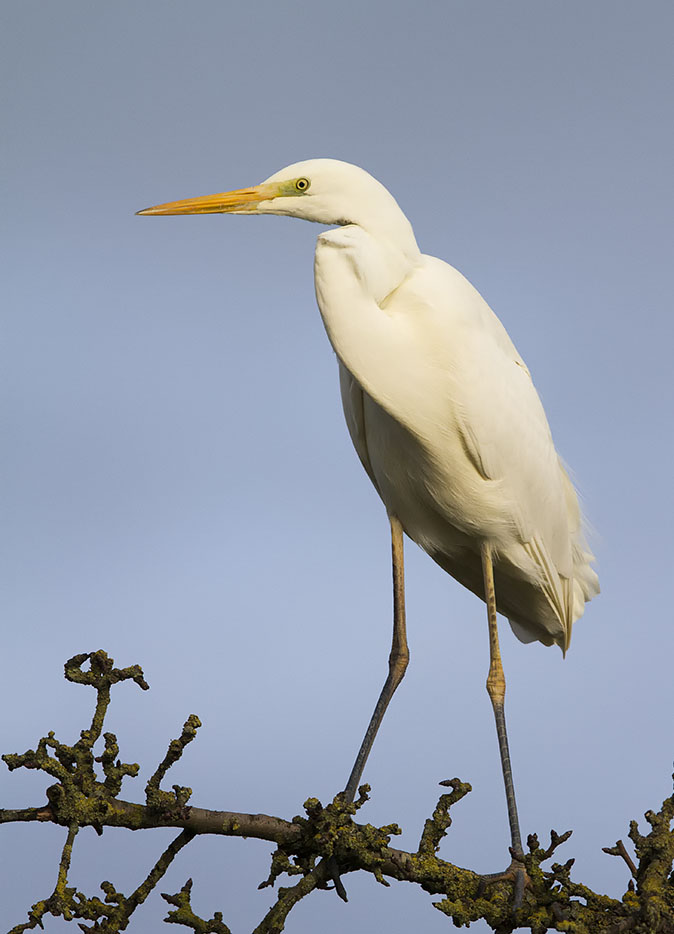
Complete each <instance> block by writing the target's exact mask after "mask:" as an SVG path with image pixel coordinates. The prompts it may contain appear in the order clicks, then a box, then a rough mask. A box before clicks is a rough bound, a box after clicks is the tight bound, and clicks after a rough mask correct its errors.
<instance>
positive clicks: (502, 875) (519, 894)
mask: <svg viewBox="0 0 674 934" xmlns="http://www.w3.org/2000/svg"><path fill="white" fill-rule="evenodd" d="M510 855H511V856H512V860H511V862H510V865H509V866H508V868H507V869H504V871H503V872H493V873H488V874H485V875H482V876H480V885H479V887H478V894H482V893H484V891H485V889H486V888H487V886H488V885H491V884H492V883H494V882H512V883H513V885H514V892H513V912H515V911H517V910H518V909H519V908H521V907H522V899H523V898H524V889H525V888H526V887H527V886H531V879H530V878H529V875H528V873H527V871H526V868H525V866H524V858H523V855H522V854H521V853H516V852H515V851H514V850H513V849H512V848H511V849H510Z"/></svg>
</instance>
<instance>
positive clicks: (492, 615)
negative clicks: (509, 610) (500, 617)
mask: <svg viewBox="0 0 674 934" xmlns="http://www.w3.org/2000/svg"><path fill="white" fill-rule="evenodd" d="M481 555H482V573H483V575H484V597H485V602H486V604H487V617H488V619H489V659H490V661H489V674H488V676H487V691H488V693H489V697H490V698H491V703H492V707H493V708H494V719H495V720H496V733H497V735H498V745H499V751H500V753H501V768H502V769H503V783H504V785H505V793H506V802H507V804H508V821H509V823H510V840H511V850H512V853H513V855H514V856H520V857H521V856H522V855H523V850H522V837H521V836H520V822H519V818H518V816H517V802H516V801H515V786H514V784H513V773H512V766H511V764H510V752H509V750H508V734H507V732H506V720H505V687H506V685H505V676H504V674H503V665H502V664H501V651H500V649H499V644H498V627H497V623H496V590H495V588H494V567H493V564H492V558H491V546H490V545H487V544H483V545H482V551H481ZM514 862H516V861H514ZM519 867H520V868H516V867H515V865H513V867H512V868H513V869H514V870H515V890H516V896H515V899H516V904H515V907H516V908H517V907H519V905H518V902H521V898H522V890H523V886H524V869H523V867H522V864H521V863H519Z"/></svg>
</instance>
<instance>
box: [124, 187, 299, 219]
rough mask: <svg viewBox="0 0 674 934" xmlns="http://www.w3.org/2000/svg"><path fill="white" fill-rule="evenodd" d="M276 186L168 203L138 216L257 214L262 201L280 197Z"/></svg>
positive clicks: (140, 212) (149, 209) (146, 209)
mask: <svg viewBox="0 0 674 934" xmlns="http://www.w3.org/2000/svg"><path fill="white" fill-rule="evenodd" d="M279 194H280V192H279V186H278V185H275V184H264V185H256V186H255V187H254V188H239V189H238V190H237V191H221V192H219V193H218V194H216V195H204V197H202V198H187V199H185V200H184V201H168V202H167V203H166V204H157V205H155V207H153V208H145V210H144V211H138V212H137V213H138V214H153V215H154V214H157V215H159V214H255V213H256V210H257V206H258V204H259V203H260V202H261V201H269V199H270V198H275V197H277V195H279Z"/></svg>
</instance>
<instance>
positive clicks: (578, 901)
mask: <svg viewBox="0 0 674 934" xmlns="http://www.w3.org/2000/svg"><path fill="white" fill-rule="evenodd" d="M87 665H88V667H87ZM65 676H66V678H67V679H68V680H69V681H71V682H72V683H75V684H84V685H88V686H90V687H93V688H94V690H95V691H96V702H95V706H94V712H93V715H92V718H91V722H90V724H89V725H88V726H87V727H86V728H85V729H83V730H82V731H81V733H80V737H79V739H78V740H77V741H76V742H75V743H73V744H72V745H68V744H66V743H62V742H61V741H60V740H58V739H57V738H56V736H55V733H54V732H49V733H47V735H46V736H43V737H42V738H41V739H40V740H39V741H38V743H37V745H36V747H35V749H29V750H27V752H25V753H22V754H17V753H10V754H6V755H4V756H3V757H2V758H3V759H4V761H5V763H6V764H7V766H8V767H9V769H10V770H15V769H19V768H26V769H34V770H39V771H42V772H44V773H45V775H46V776H48V778H49V779H50V784H49V785H48V787H47V788H46V795H47V802H46V803H44V804H42V805H39V806H37V807H25V808H19V809H6V810H0V823H10V822H27V821H38V822H40V821H41V822H51V823H55V824H59V825H62V826H63V827H64V828H65V829H66V837H65V841H64V844H63V848H62V851H61V856H60V859H59V865H58V868H57V870H56V883H55V886H54V890H53V892H52V893H51V894H50V895H49V896H48V897H47V898H45V899H42V900H41V901H37V902H36V903H35V904H34V905H33V906H32V908H31V909H30V910H29V912H28V919H27V920H26V921H25V922H23V923H19V924H17V925H16V926H15V927H14V928H12V929H11V931H10V934H22V932H24V931H28V930H32V929H34V928H36V927H42V926H43V921H44V919H45V918H46V916H47V915H53V916H55V917H60V918H63V919H64V920H66V921H79V926H80V928H81V929H82V930H84V931H90V932H99V934H118V932H121V931H125V930H127V929H128V927H129V925H130V924H131V921H132V916H133V914H134V912H135V910H136V909H137V908H138V906H139V905H141V904H142V903H143V902H144V901H145V900H146V899H147V898H148V897H149V896H150V895H151V894H152V893H153V892H154V890H155V889H156V887H157V886H158V884H159V882H160V880H161V879H162V877H163V876H164V874H165V873H166V870H167V869H168V867H169V866H170V865H171V863H172V862H173V860H174V859H175V858H176V857H177V855H178V853H179V852H180V851H181V850H182V849H183V848H184V847H185V846H187V844H189V842H190V841H191V840H192V839H193V838H194V837H195V836H197V835H199V834H205V833H207V834H216V835H221V836H237V837H255V838H258V839H263V840H268V841H270V842H274V843H275V844H276V849H275V851H274V852H273V854H272V857H271V867H270V872H269V876H268V878H267V879H266V880H265V881H264V882H263V883H261V886H260V887H271V886H273V885H274V884H275V883H276V882H277V881H278V880H279V879H280V877H281V876H282V875H287V876H290V877H299V880H298V881H297V882H295V884H294V885H292V886H289V887H284V886H281V887H279V889H278V891H277V898H276V901H275V903H274V904H273V905H272V906H271V908H270V909H269V911H268V912H267V914H266V915H265V917H264V918H263V919H262V920H261V922H260V924H259V925H258V927H257V928H256V929H255V932H254V934H279V932H280V931H282V930H284V927H285V924H286V922H287V919H288V916H289V913H290V912H291V910H292V908H293V907H294V906H295V905H296V904H297V903H298V902H299V901H300V900H302V899H303V898H306V897H307V896H308V895H310V894H311V893H312V892H313V891H315V890H316V889H326V888H336V889H337V892H338V893H339V894H341V895H342V897H346V888H345V883H344V881H343V878H345V877H348V875H349V874H350V873H353V872H359V871H362V872H367V873H369V874H371V875H372V876H373V877H374V879H375V880H376V881H378V882H379V883H381V884H383V885H388V884H389V880H398V881H401V882H407V883H411V884H415V885H419V886H420V887H421V888H422V889H424V890H425V891H426V892H427V893H429V895H431V896H440V900H436V901H434V902H433V903H432V904H433V905H434V907H435V908H436V909H438V910H439V911H441V912H442V913H444V914H445V915H447V916H448V919H451V920H452V922H453V924H454V925H455V926H457V927H462V926H468V925H469V924H470V922H472V921H476V920H478V919H484V920H485V921H486V922H487V924H488V925H489V926H490V927H491V928H492V930H494V931H497V932H498V934H508V932H511V931H515V930H518V929H520V930H530V931H531V932H533V934H545V932H546V931H549V930H556V931H565V932H569V934H623V932H633V934H674V873H672V865H673V864H674V831H672V826H671V825H672V820H673V819H674V795H672V796H670V797H668V798H666V799H665V801H664V802H663V804H662V807H661V808H660V809H659V810H658V811H648V812H647V813H646V815H645V817H646V821H647V823H648V825H649V827H650V829H649V831H648V833H642V832H641V831H640V829H639V827H638V825H637V823H636V821H632V822H631V824H630V830H629V839H630V841H631V843H632V845H633V846H634V854H633V855H632V854H631V853H629V852H628V849H627V847H626V846H625V844H624V843H623V842H622V841H621V840H619V841H618V842H617V843H616V844H615V846H613V847H605V848H604V849H605V852H607V853H609V854H610V855H614V856H620V857H621V858H622V859H623V861H624V863H625V865H626V867H627V870H628V876H629V879H628V885H627V890H626V892H625V894H624V895H623V897H622V899H617V898H612V897H610V896H608V895H604V894H601V893H597V892H594V891H593V890H592V889H590V888H589V887H588V886H585V885H584V884H582V883H580V882H576V881H574V880H573V879H572V877H571V871H572V867H573V862H574V861H573V859H567V861H566V862H564V863H556V862H553V863H552V865H551V866H549V868H544V864H546V865H547V864H548V863H549V861H550V860H551V859H552V858H553V856H555V854H556V851H557V850H558V848H559V847H561V846H562V845H564V844H565V843H566V842H567V841H568V839H569V837H570V835H571V833H570V831H567V832H566V833H563V834H557V833H555V831H552V832H551V834H550V842H549V844H548V845H547V846H545V847H544V846H542V845H541V844H540V843H539V840H538V837H537V836H536V835H535V834H531V835H530V836H529V838H528V841H527V849H528V852H527V853H526V854H525V855H524V856H523V857H520V859H521V860H522V864H523V867H524V870H525V872H526V880H527V884H526V888H525V892H524V897H523V900H522V904H521V906H520V907H519V908H518V909H517V911H515V910H514V909H513V881H512V875H510V876H509V875H508V873H504V874H502V875H501V876H499V877H497V878H483V877H481V876H480V875H479V874H478V873H476V872H473V871H472V870H470V869H465V868H461V867H459V866H456V865H454V864H452V863H449V862H447V861H445V860H443V859H441V858H440V856H439V855H438V851H439V848H440V845H441V842H442V839H443V837H444V836H445V835H446V834H447V832H448V830H449V828H450V826H451V817H450V810H451V808H453V807H455V806H457V805H458V804H459V802H460V801H461V799H462V798H463V797H465V796H466V795H467V794H468V793H469V792H470V790H471V789H470V785H468V784H466V783H465V782H462V781H460V780H459V779H452V780H450V781H448V782H442V783H441V784H442V785H445V786H447V787H449V788H450V789H451V791H449V792H447V793H443V794H442V795H440V797H439V800H438V802H437V804H436V806H435V809H434V810H433V813H432V816H431V817H429V818H428V819H427V820H426V822H425V824H424V827H423V831H422V833H421V838H420V841H419V846H418V848H417V850H416V852H405V851H403V850H398V849H395V848H394V847H392V846H391V838H392V837H394V836H396V835H397V834H399V833H400V829H399V827H398V825H397V824H395V823H390V824H387V825H385V826H383V827H374V826H373V825H371V824H361V823H357V822H356V821H355V819H354V818H355V817H356V815H357V814H358V812H360V811H361V809H362V808H364V806H365V805H366V803H367V801H368V793H369V790H370V789H369V786H367V785H363V786H362V787H361V788H360V789H359V797H358V798H357V800H356V801H355V802H353V803H349V802H347V801H346V800H345V798H344V796H343V795H341V794H338V795H337V796H336V797H335V798H334V800H333V801H332V802H330V803H328V804H326V805H323V804H321V802H320V801H318V799H316V798H309V799H308V800H307V801H306V802H305V804H304V815H299V816H297V817H294V818H293V819H292V820H284V819H282V818H280V817H273V816H270V815H266V814H240V813H236V812H230V811H220V810H218V811H213V810H207V809H204V808H199V807H195V806H192V805H190V804H189V803H188V801H189V799H190V796H191V789H189V788H187V787H184V786H180V785H173V788H172V791H166V790H164V789H162V787H161V784H162V782H163V781H164V779H165V777H166V775H167V773H168V771H169V769H170V768H171V767H172V766H173V765H174V764H175V763H176V762H177V761H178V760H179V759H180V758H181V757H182V755H183V753H184V751H185V749H186V747H187V746H188V745H189V743H191V742H192V741H193V740H194V738H195V736H196V733H197V730H198V728H199V726H200V725H201V724H200V721H199V719H198V717H196V716H195V715H194V714H191V715H190V716H189V717H188V718H187V720H186V722H185V724H184V726H183V728H182V732H181V734H180V736H179V737H178V738H177V739H173V740H171V741H170V743H169V744H168V749H167V753H166V755H165V756H164V758H163V759H162V761H161V762H160V763H159V765H158V766H157V767H156V769H155V770H154V772H153V773H152V775H151V777H150V778H149V779H148V781H147V782H146V786H145V804H137V803H133V802H130V801H126V800H123V799H122V798H120V794H121V791H122V786H123V784H124V782H125V781H126V780H127V779H133V778H135V777H137V776H138V774H139V771H140V768H139V766H138V764H136V763H125V762H123V761H122V760H121V759H120V749H119V743H118V740H117V737H116V736H115V734H114V733H110V732H104V730H103V727H104V722H105V717H106V714H107V711H108V707H109V704H110V698H111V689H112V686H113V685H115V684H119V683H122V682H124V681H133V682H135V683H136V684H137V685H138V686H139V687H140V688H141V689H143V690H147V688H148V685H147V683H146V681H145V679H144V676H143V671H142V669H141V668H140V667H139V666H138V665H131V666H129V667H127V668H121V669H120V668H115V667H114V661H113V660H112V659H111V658H109V657H108V655H107V654H106V653H105V652H103V651H98V652H91V653H86V654H81V655H76V656H74V657H73V658H71V659H69V660H68V662H66V665H65ZM96 746H97V748H98V754H96V750H95V748H94V747H96ZM87 826H91V827H94V828H95V829H96V830H97V831H98V833H99V834H100V833H102V830H103V828H104V827H108V826H109V827H126V828H128V829H130V830H141V829H145V830H150V829H152V828H156V827H173V828H176V829H177V830H179V831H180V832H179V833H178V835H177V836H176V837H175V838H174V840H172V841H171V843H170V844H169V845H168V846H167V847H166V848H165V849H164V850H163V852H162V853H161V854H160V855H159V857H158V859H157V860H156V862H155V863H154V865H153V866H152V867H151V868H150V869H149V871H148V873H147V875H146V876H145V877H144V878H143V879H142V880H141V881H140V882H139V884H138V885H137V886H136V888H135V889H134V890H133V891H132V892H131V893H130V894H128V895H125V894H124V893H123V892H120V891H118V890H117V889H116V887H115V886H114V884H113V883H112V882H110V881H104V882H102V883H101V890H102V893H103V898H100V897H99V896H96V895H94V896H87V895H85V894H83V893H82V892H80V891H78V890H77V888H76V886H73V885H71V884H69V874H70V866H71V859H72V852H73V848H74V846H75V845H76V844H77V835H78V832H79V830H80V828H81V827H87ZM100 845H102V844H100ZM129 845H132V844H131V842H130V844H129ZM163 898H164V899H165V900H166V902H167V903H168V904H169V906H170V910H169V913H168V916H167V918H166V919H165V920H166V921H167V922H168V923H171V924H177V925H182V926H184V927H187V928H191V929H192V930H193V931H194V932H195V934H230V931H229V928H228V927H227V925H226V924H225V922H224V921H223V913H222V912H220V911H218V912H215V914H214V915H213V917H212V918H210V919H209V920H206V919H204V918H201V917H200V916H199V915H198V914H197V913H196V911H195V910H194V908H193V907H192V904H191V898H192V880H191V879H190V880H188V882H187V883H186V884H185V885H184V886H183V887H182V889H181V890H180V891H179V892H177V893H176V894H174V895H170V894H163Z"/></svg>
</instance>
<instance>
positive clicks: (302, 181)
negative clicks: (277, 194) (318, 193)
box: [295, 178, 311, 191]
mask: <svg viewBox="0 0 674 934" xmlns="http://www.w3.org/2000/svg"><path fill="white" fill-rule="evenodd" d="M310 184H311V183H310V181H309V179H308V178H298V179H297V181H296V182H295V188H296V189H297V190H298V191H306V190H307V188H308V187H309V185H310Z"/></svg>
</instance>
